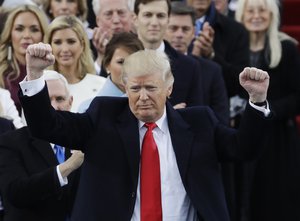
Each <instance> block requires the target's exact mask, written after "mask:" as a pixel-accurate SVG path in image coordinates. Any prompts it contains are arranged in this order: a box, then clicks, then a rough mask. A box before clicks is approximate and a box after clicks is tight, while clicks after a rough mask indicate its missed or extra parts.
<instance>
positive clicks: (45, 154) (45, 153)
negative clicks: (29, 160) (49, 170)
mask: <svg viewBox="0 0 300 221" xmlns="http://www.w3.org/2000/svg"><path fill="white" fill-rule="evenodd" d="M32 146H33V148H35V149H36V151H37V152H38V153H39V154H40V155H41V156H42V158H43V159H44V160H45V161H46V163H47V164H48V165H49V166H53V165H57V163H58V162H57V159H56V157H55V154H54V152H53V150H52V148H51V145H50V144H49V143H48V142H46V141H43V140H39V139H34V138H33V140H32Z"/></svg>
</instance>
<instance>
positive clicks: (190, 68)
mask: <svg viewBox="0 0 300 221" xmlns="http://www.w3.org/2000/svg"><path fill="white" fill-rule="evenodd" d="M164 43H165V53H166V54H167V55H168V56H169V59H170V64H171V69H172V73H173V75H174V78H175V81H174V85H173V92H172V94H171V98H170V99H169V101H170V102H171V104H172V105H176V104H178V103H181V102H185V103H186V104H187V106H188V107H191V106H195V105H204V96H203V90H202V84H203V79H202V78H201V77H200V72H201V70H200V67H199V64H198V62H197V61H195V60H194V59H192V58H190V57H188V56H185V55H183V54H181V53H179V52H178V51H176V50H175V49H174V48H172V47H171V45H170V44H169V43H168V42H167V41H164Z"/></svg>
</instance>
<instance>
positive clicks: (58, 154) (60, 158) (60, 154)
mask: <svg viewBox="0 0 300 221" xmlns="http://www.w3.org/2000/svg"><path fill="white" fill-rule="evenodd" d="M54 150H55V155H56V158H57V161H58V162H59V163H60V164H61V163H63V162H64V161H65V153H64V150H63V148H62V147H61V146H59V145H57V144H55V145H54Z"/></svg>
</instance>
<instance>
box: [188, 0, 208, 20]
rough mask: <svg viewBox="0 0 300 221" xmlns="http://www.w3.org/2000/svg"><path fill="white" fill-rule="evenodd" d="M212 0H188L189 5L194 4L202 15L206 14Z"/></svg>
mask: <svg viewBox="0 0 300 221" xmlns="http://www.w3.org/2000/svg"><path fill="white" fill-rule="evenodd" d="M211 1H212V0H188V1H187V3H188V5H189V6H192V7H193V8H194V9H195V10H196V11H197V13H198V14H200V15H201V16H203V15H205V14H206V11H207V10H208V8H209V6H210V4H211Z"/></svg>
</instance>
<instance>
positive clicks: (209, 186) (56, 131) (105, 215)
mask: <svg viewBox="0 0 300 221" xmlns="http://www.w3.org/2000/svg"><path fill="white" fill-rule="evenodd" d="M48 97H49V96H48V93H47V88H46V87H45V88H44V89H43V90H42V91H41V92H40V93H38V94H36V95H34V96H32V97H27V96H21V98H20V99H21V102H22V105H23V108H24V112H25V116H26V119H27V123H28V125H29V127H30V130H31V131H32V132H33V134H34V135H35V136H38V137H40V138H43V139H47V140H51V141H52V142H54V143H57V144H61V145H63V146H72V147H73V146H74V147H77V148H80V149H81V150H83V152H84V153H85V161H84V163H83V165H82V171H81V178H80V184H79V189H78V194H77V198H76V202H75V206H74V211H73V216H72V220H73V221H77V220H78V221H82V220H86V221H93V220H95V221H96V220H97V221H98V220H114V221H118V220H120V221H124V220H128V221H129V220H130V219H131V216H132V214H133V210H134V205H135V200H136V191H137V184H138V177H139V163H140V143H139V130H138V121H137V119H136V118H135V116H134V115H133V114H132V112H131V111H130V109H129V106H128V98H124V97H96V98H95V99H94V101H93V102H92V104H91V106H90V108H89V109H88V110H87V112H86V113H83V114H75V113H70V112H61V111H55V110H54V109H53V108H52V106H51V104H50V102H49V98H48ZM37 107H38V108H37ZM166 110H167V120H168V126H169V131H170V135H171V140H172V145H173V148H174V152H175V156H176V160H177V165H178V169H179V172H180V176H181V178H182V182H183V185H184V187H185V189H186V192H187V195H188V196H189V197H190V199H191V202H192V205H193V206H194V208H195V210H196V211H197V214H198V216H199V219H201V218H203V219H204V220H206V221H229V217H228V212H227V207H226V202H225V197H224V191H223V185H222V180H221V175H220V168H219V162H220V161H225V160H233V159H251V158H253V157H255V156H256V155H257V152H259V150H260V147H261V143H262V142H263V140H264V139H265V137H266V131H268V125H269V123H268V122H271V121H268V120H266V119H268V118H265V117H263V116H262V113H261V112H259V111H256V110H254V109H253V108H251V107H249V106H248V107H247V108H246V111H245V114H244V118H243V121H242V124H241V126H240V129H239V131H238V133H237V131H235V130H233V129H230V128H227V127H225V126H224V125H223V124H221V123H220V122H219V121H218V120H217V119H216V117H215V115H214V114H213V112H212V111H211V109H210V108H208V107H191V108H186V109H180V110H174V109H173V108H172V106H171V105H170V104H169V103H167V106H166ZM40 116H43V117H40ZM53 122H54V123H53ZM70 132H72V133H70ZM250 138H251V139H250Z"/></svg>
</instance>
